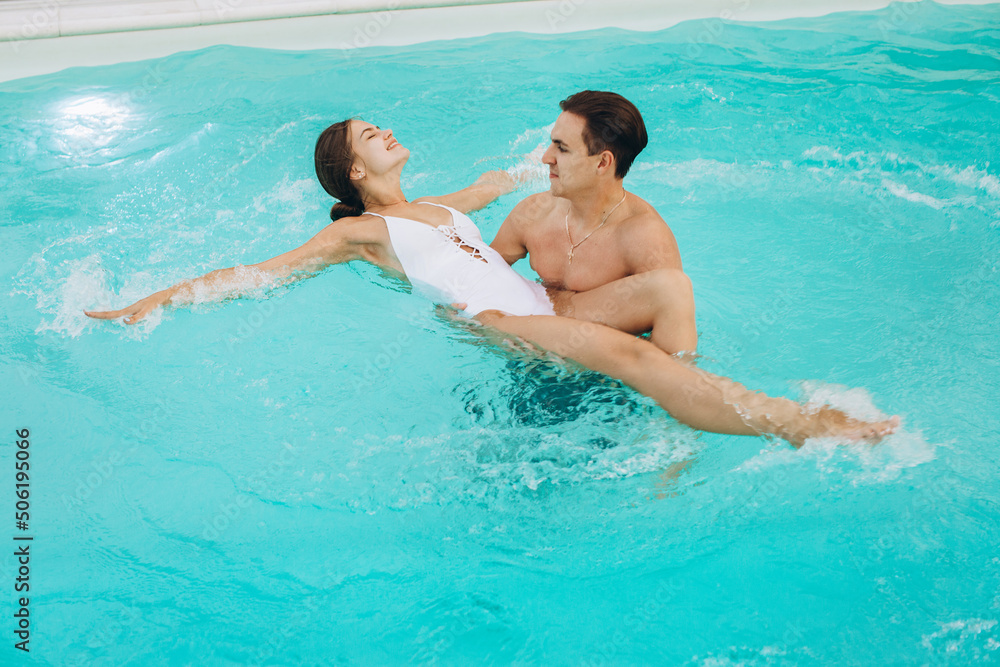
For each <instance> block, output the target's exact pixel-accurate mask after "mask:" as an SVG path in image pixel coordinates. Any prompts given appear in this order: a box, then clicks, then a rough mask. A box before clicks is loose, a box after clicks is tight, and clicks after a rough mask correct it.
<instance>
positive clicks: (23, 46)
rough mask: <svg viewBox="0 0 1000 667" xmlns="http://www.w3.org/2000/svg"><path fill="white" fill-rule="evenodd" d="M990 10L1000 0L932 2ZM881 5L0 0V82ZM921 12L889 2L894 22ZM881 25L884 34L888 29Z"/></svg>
mask: <svg viewBox="0 0 1000 667" xmlns="http://www.w3.org/2000/svg"><path fill="white" fill-rule="evenodd" d="M938 2H939V4H976V5H981V4H998V5H1000V0H938ZM889 4H890V3H889V1H888V0H838V1H837V2H829V1H828V0H519V1H515V2H511V1H506V2H498V0H466V1H465V2H460V1H459V0H288V1H285V2H281V1H280V0H103V1H95V0H5V1H2V2H0V81H8V80H11V79H17V78H22V77H27V76H34V75H38V74H47V73H50V72H56V71H60V70H63V69H66V68H67V67H74V66H81V65H82V66H95V65H108V64H113V63H118V62H130V61H137V60H146V59H149V58H159V57H163V56H167V55H170V54H173V53H178V52H181V51H192V50H197V49H202V48H206V47H209V46H214V45H218V44H230V45H234V46H251V47H262V48H270V49H281V50H289V51H301V50H313V49H355V48H365V47H371V46H403V45H408V44H415V43H419V42H426V41H434V40H445V39H458V38H465V37H479V36H483V35H488V34H492V33H502V32H515V31H520V32H528V33H536V34H554V33H565V32H578V31H584V30H594V29H598V28H605V27H616V28H624V29H627V30H639V31H652V30H663V29H665V28H669V27H670V26H673V25H675V24H677V23H680V22H681V21H687V20H692V19H703V20H704V21H705V29H704V31H703V32H704V38H705V39H706V40H714V39H717V33H718V26H719V25H721V23H720V20H732V21H773V20H779V19H785V18H793V17H810V16H822V15H825V14H829V13H831V12H835V11H871V10H875V9H881V8H884V7H886V6H888V5H889ZM919 6H920V5H919V3H917V2H914V1H913V0H904V1H903V2H898V3H896V8H895V9H894V10H893V11H892V12H891V14H890V15H889V18H888V19H887V20H888V22H889V23H890V24H891V23H892V22H893V21H898V22H899V23H902V22H904V21H906V20H907V19H908V18H909V17H910V16H911V15H912V14H913V13H915V12H916V11H919ZM888 27H891V25H890V26H888Z"/></svg>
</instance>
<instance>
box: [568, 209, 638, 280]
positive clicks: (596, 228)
mask: <svg viewBox="0 0 1000 667" xmlns="http://www.w3.org/2000/svg"><path fill="white" fill-rule="evenodd" d="M626 194H628V193H622V200H621V201H620V202H618V203H617V204H615V205H614V206H613V207H612V208H611V210H610V211H608V214H607V215H606V216H604V219H603V220H601V224H599V225H597V227H594V231H592V232H590V234H587V235H586V236H584V237H583V240H582V241H580V243H573V237H572V236H570V235H569V210H568V209H567V210H566V220H564V222H565V224H566V238H567V239H569V262H567V263H569V264H572V263H573V251H574V250H576V249H577V248H579V247H580V244H582V243H583V241H586V240H587V239H589V238H590V236H591V234H593V233H594V232H596V231H597V230H598V229H600V228H601V227H603V226H604V223H605V222H607V221H608V218H610V217H611V214H612V213H614V212H615V209H616V208H618V207H619V206H621V205H622V202H624V201H625V195H626ZM570 208H572V207H570Z"/></svg>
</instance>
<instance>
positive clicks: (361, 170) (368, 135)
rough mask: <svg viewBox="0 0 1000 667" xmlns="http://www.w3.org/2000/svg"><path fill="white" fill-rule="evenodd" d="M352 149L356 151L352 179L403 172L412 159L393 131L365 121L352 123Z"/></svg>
mask: <svg viewBox="0 0 1000 667" xmlns="http://www.w3.org/2000/svg"><path fill="white" fill-rule="evenodd" d="M351 147H352V148H353V150H354V168H353V170H352V171H351V178H364V177H366V176H368V177H371V176H381V175H383V174H386V173H389V172H391V171H394V170H402V168H403V165H404V164H406V160H407V159H408V158H409V157H410V151H409V149H407V148H406V147H404V146H403V145H402V144H400V143H399V142H398V141H396V139H395V137H393V136H392V130H388V129H386V130H383V129H381V128H379V127H377V126H375V125H372V124H371V123H366V122H365V121H363V120H352V121H351ZM362 174H363V175H364V176H362Z"/></svg>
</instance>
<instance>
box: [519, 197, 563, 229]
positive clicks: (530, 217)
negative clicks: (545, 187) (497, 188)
mask: <svg viewBox="0 0 1000 667" xmlns="http://www.w3.org/2000/svg"><path fill="white" fill-rule="evenodd" d="M558 201H559V200H558V199H556V197H553V196H552V193H551V192H539V193H537V194H533V195H530V196H528V197H525V198H524V199H522V200H521V201H520V202H519V203H518V204H517V206H515V207H514V209H513V210H512V211H511V212H510V215H509V216H508V219H509V220H511V221H513V222H519V221H522V220H524V221H528V222H534V223H537V222H540V221H541V220H543V219H545V218H547V217H549V216H550V215H552V212H553V211H554V210H555V208H556V205H557V203H558Z"/></svg>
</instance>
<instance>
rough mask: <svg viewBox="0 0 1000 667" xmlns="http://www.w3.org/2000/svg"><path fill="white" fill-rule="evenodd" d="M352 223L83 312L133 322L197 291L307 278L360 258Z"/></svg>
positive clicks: (223, 292)
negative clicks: (112, 306) (128, 301)
mask: <svg viewBox="0 0 1000 667" xmlns="http://www.w3.org/2000/svg"><path fill="white" fill-rule="evenodd" d="M354 226H355V224H352V222H351V221H350V220H339V221H337V222H335V223H332V224H329V225H327V226H326V227H325V228H323V230H322V231H320V232H319V233H318V234H316V236H314V237H312V238H311V239H309V240H308V241H307V242H306V243H304V244H302V245H301V246H299V247H298V248H295V249H294V250H289V251H288V252H286V253H283V254H281V255H278V256H276V257H272V258H271V259H268V260H266V261H263V262H260V263H259V264H251V265H248V266H243V265H238V266H233V267H230V268H226V269H216V270H215V271H211V272H209V273H206V274H205V275H203V276H201V277H199V278H194V279H193V280H183V281H181V282H179V283H177V284H176V285H173V286H171V287H168V288H167V289H165V290H161V291H159V292H156V293H155V294H151V295H149V296H147V297H146V298H145V299H140V300H139V301H136V302H135V303H133V304H132V305H130V306H126V307H125V308H121V309H119V310H106V311H90V310H85V311H83V312H84V313H85V314H86V315H87V316H88V317H93V318H95V319H99V320H113V319H116V318H119V317H122V316H125V320H124V321H125V323H126V324H135V323H136V322H138V321H140V320H141V319H143V318H144V317H146V315H148V314H149V313H150V312H152V311H153V310H155V309H156V308H159V307H160V306H164V305H166V304H168V303H170V304H175V305H181V304H189V303H192V302H193V301H194V298H195V295H196V294H202V295H204V294H208V295H209V297H210V299H211V300H219V301H221V300H224V299H226V298H230V297H233V296H237V295H239V294H240V293H242V292H245V291H246V290H248V289H253V288H254V287H259V286H261V285H265V284H281V283H287V282H291V281H293V280H299V279H301V278H308V277H310V276H313V275H315V274H316V273H318V272H320V271H322V270H323V269H324V268H326V267H327V266H330V265H331V264H340V263H343V262H349V261H351V260H354V259H361V254H360V247H361V245H362V244H364V243H368V242H370V241H362V240H359V239H358V238H357V235H356V234H354V233H352V231H353V227H354Z"/></svg>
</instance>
